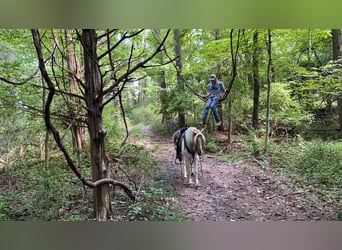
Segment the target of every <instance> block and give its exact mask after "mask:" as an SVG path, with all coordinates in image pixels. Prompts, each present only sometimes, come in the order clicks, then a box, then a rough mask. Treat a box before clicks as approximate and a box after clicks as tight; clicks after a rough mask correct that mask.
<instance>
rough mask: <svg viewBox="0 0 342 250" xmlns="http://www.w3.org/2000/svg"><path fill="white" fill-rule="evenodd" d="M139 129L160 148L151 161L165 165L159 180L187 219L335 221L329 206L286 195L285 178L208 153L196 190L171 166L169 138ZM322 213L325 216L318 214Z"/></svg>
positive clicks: (300, 194) (172, 155) (297, 193)
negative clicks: (168, 187) (166, 185)
mask: <svg viewBox="0 0 342 250" xmlns="http://www.w3.org/2000/svg"><path fill="white" fill-rule="evenodd" d="M142 131H143V132H144V133H145V134H146V135H148V137H149V141H150V143H151V144H152V145H158V146H157V150H156V152H155V157H156V159H157V161H158V163H159V164H160V165H161V166H162V167H163V176H162V178H163V179H164V180H165V181H167V182H169V183H170V184H171V185H172V186H173V187H174V188H175V189H176V191H177V192H178V193H179V196H178V197H176V199H177V201H178V203H179V205H180V206H181V207H182V208H183V210H184V213H185V214H186V215H187V217H188V220H190V221H238V220H239V221H241V220H242V221H279V220H288V221H294V220H300V221H308V220H332V219H333V218H332V217H331V216H332V215H333V213H334V212H333V210H334V209H333V208H331V207H329V204H324V203H323V202H322V201H320V200H319V199H318V198H316V197H315V196H313V195H311V194H308V193H306V192H305V191H303V190H292V191H291V192H288V190H289V187H287V186H286V184H287V181H286V179H285V180H284V179H281V178H280V177H279V176H277V175H278V174H277V173H275V172H271V171H266V170H262V169H260V168H258V167H257V166H246V165H240V164H230V163H227V162H223V161H220V160H218V159H217V157H216V156H215V155H212V154H206V153H205V154H204V156H203V161H202V168H203V177H201V175H200V187H199V188H197V189H196V188H195V187H193V186H187V185H184V184H183V180H182V177H181V170H180V166H179V165H176V164H175V163H174V158H175V150H174V146H173V142H172V140H171V138H165V137H163V136H160V135H157V134H155V133H153V132H152V130H151V129H150V127H149V126H145V127H143V129H142ZM285 190H286V192H285ZM304 198H305V199H304ZM304 201H305V202H304ZM323 210H324V211H326V212H325V213H322V211H323Z"/></svg>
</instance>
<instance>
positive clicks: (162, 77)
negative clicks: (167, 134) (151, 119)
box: [156, 29, 169, 122]
mask: <svg viewBox="0 0 342 250" xmlns="http://www.w3.org/2000/svg"><path fill="white" fill-rule="evenodd" d="M156 33H157V36H158V40H160V39H161V34H160V29H157V30H156ZM157 60H158V61H159V63H160V64H161V65H163V64H164V57H163V54H162V53H160V54H158V56H157ZM157 82H158V85H159V88H160V95H159V97H160V106H161V111H162V122H165V121H166V120H167V119H168V118H169V117H168V115H167V112H166V110H165V102H166V98H167V95H166V79H165V70H164V69H163V68H161V69H159V70H158V75H157Z"/></svg>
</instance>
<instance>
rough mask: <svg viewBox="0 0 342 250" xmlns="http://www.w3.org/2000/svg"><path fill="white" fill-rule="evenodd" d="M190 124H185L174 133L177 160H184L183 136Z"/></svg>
mask: <svg viewBox="0 0 342 250" xmlns="http://www.w3.org/2000/svg"><path fill="white" fill-rule="evenodd" d="M188 128H189V127H188V126H184V127H183V128H180V129H179V130H177V131H176V132H175V134H174V137H173V140H174V141H173V142H174V144H175V145H176V160H177V159H178V160H179V161H180V162H181V161H182V148H181V145H182V140H181V139H182V138H183V135H184V132H185V131H186V130H187V129H188Z"/></svg>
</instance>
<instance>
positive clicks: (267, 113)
mask: <svg viewBox="0 0 342 250" xmlns="http://www.w3.org/2000/svg"><path fill="white" fill-rule="evenodd" d="M271 40H272V35H271V30H270V29H268V30H267V52H268V64H267V111H266V135H265V149H264V151H265V152H267V150H268V139H269V131H270V106H271V77H270V73H271V65H272V44H271Z"/></svg>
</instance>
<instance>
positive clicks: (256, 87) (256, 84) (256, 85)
mask: <svg viewBox="0 0 342 250" xmlns="http://www.w3.org/2000/svg"><path fill="white" fill-rule="evenodd" d="M258 43H259V31H258V30H255V31H254V33H253V48H254V51H253V114H252V126H253V128H254V129H255V130H257V129H258V128H259V97H260V81H259V45H258Z"/></svg>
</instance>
